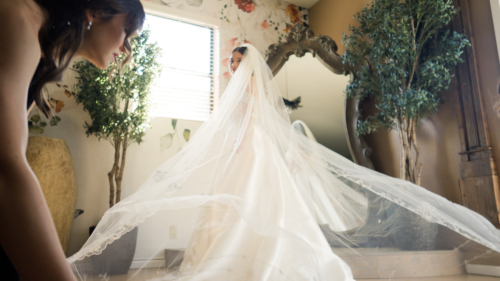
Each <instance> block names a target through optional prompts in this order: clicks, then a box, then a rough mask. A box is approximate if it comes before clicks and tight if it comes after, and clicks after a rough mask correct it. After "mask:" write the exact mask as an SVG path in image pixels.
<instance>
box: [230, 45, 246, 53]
mask: <svg viewBox="0 0 500 281" xmlns="http://www.w3.org/2000/svg"><path fill="white" fill-rule="evenodd" d="M246 50H247V47H245V46H241V47H236V48H234V49H233V51H232V52H231V53H234V52H238V53H240V54H242V55H244V54H245V52H246Z"/></svg>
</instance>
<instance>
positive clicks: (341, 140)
mask: <svg viewBox="0 0 500 281" xmlns="http://www.w3.org/2000/svg"><path fill="white" fill-rule="evenodd" d="M266 55H267V64H268V65H269V67H270V68H271V71H272V72H273V74H274V76H275V79H276V81H277V83H278V85H279V86H280V90H281V94H282V95H283V97H284V98H287V99H290V100H293V99H295V98H297V97H298V96H300V97H301V105H302V107H301V108H298V109H297V110H294V111H293V112H292V113H291V115H290V119H291V121H292V122H293V121H295V120H302V121H303V122H304V123H305V124H307V125H308V126H309V128H310V129H311V131H312V133H313V134H314V136H315V137H316V139H317V141H318V142H319V143H321V144H322V145H324V146H326V147H328V148H330V149H331V150H333V151H335V152H337V153H339V154H341V155H343V156H345V157H346V158H348V159H351V160H353V161H354V162H355V163H357V164H359V165H362V166H365V167H368V168H371V169H373V164H372V162H371V160H370V154H371V149H370V148H369V147H368V146H367V145H366V142H365V140H364V139H363V136H360V137H357V136H356V126H357V121H358V118H359V108H360V103H359V100H357V99H346V98H345V94H344V90H345V88H346V86H347V85H348V84H349V83H350V81H352V79H356V77H355V76H354V74H353V72H352V68H351V67H349V66H346V65H344V64H343V63H342V59H341V58H340V56H339V55H338V54H337V44H336V43H335V42H334V41H333V40H332V39H331V38H330V37H328V36H321V35H319V36H315V35H314V33H313V31H312V30H310V29H309V28H307V27H305V26H304V25H302V24H300V23H299V24H296V25H295V26H294V27H293V28H292V29H291V31H290V33H289V35H288V37H287V38H286V41H285V42H283V43H279V44H273V45H271V46H269V48H268V50H267V54H266Z"/></svg>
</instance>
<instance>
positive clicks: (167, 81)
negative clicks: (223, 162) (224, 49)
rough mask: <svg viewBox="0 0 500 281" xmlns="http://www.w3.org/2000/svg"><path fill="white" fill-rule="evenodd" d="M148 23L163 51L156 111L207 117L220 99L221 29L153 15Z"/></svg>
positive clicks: (199, 118) (163, 114)
mask: <svg viewBox="0 0 500 281" xmlns="http://www.w3.org/2000/svg"><path fill="white" fill-rule="evenodd" d="M146 24H147V25H149V28H150V29H151V39H152V40H155V41H157V42H158V43H159V45H160V47H161V48H162V52H163V53H162V60H161V62H162V65H163V71H162V74H161V76H160V77H159V78H158V79H157V80H156V83H155V86H154V87H153V88H152V97H153V103H154V107H153V108H154V109H153V110H154V111H153V115H154V116H158V117H168V118H175V119H185V120H195V121H206V120H207V119H208V117H209V115H210V113H211V112H212V110H213V109H214V108H215V106H216V105H217V101H218V99H219V31H218V29H217V28H215V27H210V26H203V25H199V24H193V23H189V22H184V21H182V20H178V19H169V18H165V17H159V16H153V15H147V16H146Z"/></svg>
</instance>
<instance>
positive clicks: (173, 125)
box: [172, 119, 177, 130]
mask: <svg viewBox="0 0 500 281" xmlns="http://www.w3.org/2000/svg"><path fill="white" fill-rule="evenodd" d="M175 126H177V119H172V127H174V130H175Z"/></svg>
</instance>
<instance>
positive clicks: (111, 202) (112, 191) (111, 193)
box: [108, 138, 121, 208]
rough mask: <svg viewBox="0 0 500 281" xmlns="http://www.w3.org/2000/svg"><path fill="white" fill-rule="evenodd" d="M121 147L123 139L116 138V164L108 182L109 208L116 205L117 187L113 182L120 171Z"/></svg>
mask: <svg viewBox="0 0 500 281" xmlns="http://www.w3.org/2000/svg"><path fill="white" fill-rule="evenodd" d="M120 145H121V139H120V138H115V162H114V163H113V168H112V169H111V171H110V172H109V173H108V180H109V207H110V208H111V207H113V205H114V204H115V202H114V201H115V200H114V197H115V185H114V182H113V179H114V177H115V175H116V172H117V171H118V170H119V167H118V163H119V161H120Z"/></svg>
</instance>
